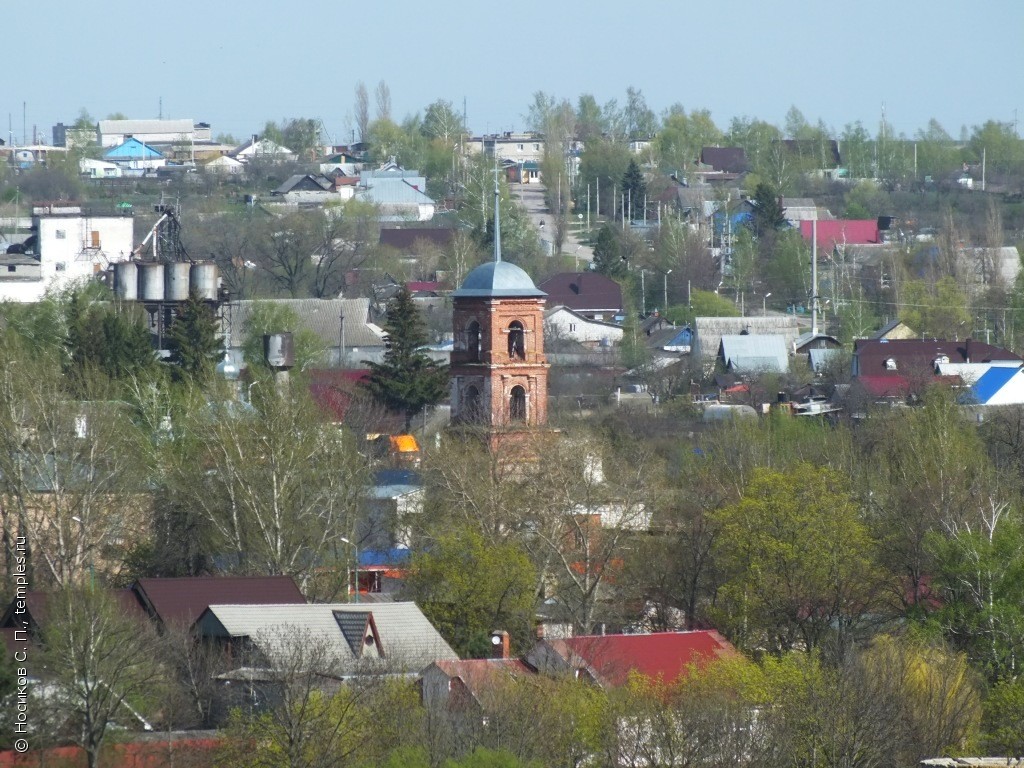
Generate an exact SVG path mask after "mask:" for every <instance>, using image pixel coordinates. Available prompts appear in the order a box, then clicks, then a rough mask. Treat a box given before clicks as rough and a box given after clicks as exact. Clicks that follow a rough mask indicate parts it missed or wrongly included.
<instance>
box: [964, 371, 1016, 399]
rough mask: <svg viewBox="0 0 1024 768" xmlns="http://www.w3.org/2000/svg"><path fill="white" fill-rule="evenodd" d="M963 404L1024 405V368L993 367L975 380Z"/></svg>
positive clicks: (970, 383)
mask: <svg viewBox="0 0 1024 768" xmlns="http://www.w3.org/2000/svg"><path fill="white" fill-rule="evenodd" d="M965 383H968V384H969V387H970V388H969V389H968V391H967V392H966V393H964V395H963V397H962V398H961V402H963V403H965V404H975V405H983V406H987V405H1024V368H1022V367H1021V366H1019V365H991V366H988V367H987V370H985V371H984V372H983V373H981V374H980V375H979V376H978V377H977V378H976V379H975V380H973V381H966V382H965Z"/></svg>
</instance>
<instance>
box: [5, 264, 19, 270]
mask: <svg viewBox="0 0 1024 768" xmlns="http://www.w3.org/2000/svg"><path fill="white" fill-rule="evenodd" d="M7 271H8V272H17V271H18V268H17V267H16V266H14V265H13V264H8V265H7Z"/></svg>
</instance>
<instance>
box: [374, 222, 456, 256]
mask: <svg viewBox="0 0 1024 768" xmlns="http://www.w3.org/2000/svg"><path fill="white" fill-rule="evenodd" d="M454 235H455V230H454V229H444V228H441V227H410V228H407V229H406V228H403V229H382V230H381V231H380V244H381V245H384V246H387V247H388V248H394V249H395V250H396V251H407V250H409V249H411V248H413V247H415V244H416V243H417V242H418V241H421V240H425V241H427V242H430V243H433V244H434V245H436V246H438V247H439V248H444V247H445V246H446V245H448V243H450V242H451V241H452V237H453V236H454Z"/></svg>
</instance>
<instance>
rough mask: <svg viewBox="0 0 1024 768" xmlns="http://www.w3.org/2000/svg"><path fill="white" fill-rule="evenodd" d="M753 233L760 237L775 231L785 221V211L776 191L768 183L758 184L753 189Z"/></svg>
mask: <svg viewBox="0 0 1024 768" xmlns="http://www.w3.org/2000/svg"><path fill="white" fill-rule="evenodd" d="M751 202H752V203H753V204H754V234H756V235H757V236H758V237H762V236H764V235H766V234H767V233H769V232H775V231H777V230H779V229H781V228H782V226H783V225H784V224H785V223H786V213H785V211H784V210H783V209H782V201H781V200H780V199H779V193H778V191H777V190H776V189H775V188H774V187H772V186H771V185H769V184H764V183H761V184H758V185H757V188H756V189H755V190H754V198H753V200H751Z"/></svg>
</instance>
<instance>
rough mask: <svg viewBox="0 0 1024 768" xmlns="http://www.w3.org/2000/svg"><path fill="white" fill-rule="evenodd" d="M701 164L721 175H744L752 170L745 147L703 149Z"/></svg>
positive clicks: (701, 151)
mask: <svg viewBox="0 0 1024 768" xmlns="http://www.w3.org/2000/svg"><path fill="white" fill-rule="evenodd" d="M700 163H701V165H706V166H709V167H711V168H712V169H713V170H715V171H718V172H720V173H723V172H724V173H731V174H742V173H746V172H747V171H748V170H749V169H750V166H749V164H748V163H747V153H746V150H744V149H743V147H702V148H701V150H700Z"/></svg>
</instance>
